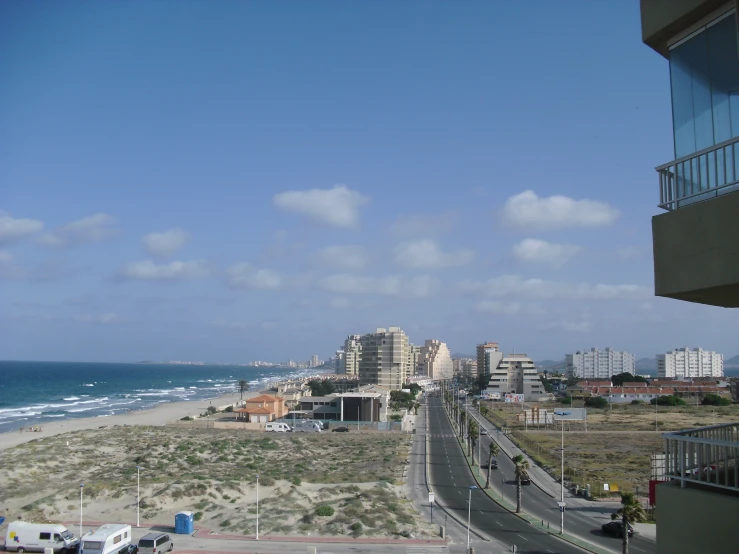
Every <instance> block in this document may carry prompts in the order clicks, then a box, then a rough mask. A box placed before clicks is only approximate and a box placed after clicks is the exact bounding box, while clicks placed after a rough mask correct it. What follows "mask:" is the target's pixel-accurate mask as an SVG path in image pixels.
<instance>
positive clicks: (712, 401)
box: [701, 394, 731, 406]
mask: <svg viewBox="0 0 739 554" xmlns="http://www.w3.org/2000/svg"><path fill="white" fill-rule="evenodd" d="M701 404H703V405H704V406H728V405H729V404H731V400H729V399H728V398H724V397H723V396H719V395H718V394H707V395H706V396H704V397H703V400H701Z"/></svg>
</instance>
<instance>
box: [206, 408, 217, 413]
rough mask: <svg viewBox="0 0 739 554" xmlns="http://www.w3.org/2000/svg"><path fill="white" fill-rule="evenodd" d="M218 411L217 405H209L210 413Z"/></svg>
mask: <svg viewBox="0 0 739 554" xmlns="http://www.w3.org/2000/svg"><path fill="white" fill-rule="evenodd" d="M217 411H218V410H216V407H215V406H208V410H207V412H208V414H214V413H216V412H217Z"/></svg>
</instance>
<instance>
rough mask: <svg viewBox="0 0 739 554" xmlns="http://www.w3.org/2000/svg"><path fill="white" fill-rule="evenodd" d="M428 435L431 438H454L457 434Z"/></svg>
mask: <svg viewBox="0 0 739 554" xmlns="http://www.w3.org/2000/svg"><path fill="white" fill-rule="evenodd" d="M427 436H428V438H430V439H453V438H454V437H456V436H457V435H455V434H454V433H428V434H427Z"/></svg>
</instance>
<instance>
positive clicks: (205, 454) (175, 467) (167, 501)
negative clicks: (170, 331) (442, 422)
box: [0, 426, 435, 538]
mask: <svg viewBox="0 0 739 554" xmlns="http://www.w3.org/2000/svg"><path fill="white" fill-rule="evenodd" d="M408 447H409V437H408V435H401V434H399V433H389V432H388V433H341V434H339V433H336V434H333V433H321V434H306V435H302V434H301V435H300V436H296V435H292V434H287V433H285V434H281V433H270V434H269V435H267V434H265V433H264V432H257V431H255V432H248V431H214V430H181V429H173V428H167V427H139V426H135V427H134V426H131V427H118V426H116V427H113V428H107V427H106V428H100V429H95V430H85V431H76V432H73V433H66V434H60V435H56V436H51V437H45V438H40V439H36V440H33V441H31V442H28V443H25V444H21V445H19V446H16V447H14V448H9V449H7V450H4V451H0V506H2V507H3V508H5V509H6V514H7V516H9V517H8V519H9V520H12V519H17V517H18V516H22V517H23V519H24V520H26V521H37V522H42V521H76V520H77V519H78V518H79V495H80V487H79V483H80V482H84V490H83V513H84V514H85V516H84V517H85V519H87V520H93V521H109V522H132V521H135V518H136V491H137V488H136V479H137V470H136V466H137V465H139V466H140V476H141V502H140V510H141V520H142V523H144V522H145V523H146V524H149V525H151V524H155V523H156V524H162V525H170V526H171V525H173V522H174V514H175V513H177V512H179V511H182V510H192V511H193V512H196V519H197V520H198V521H197V522H196V526H198V525H201V526H205V527H208V528H211V529H214V530H216V531H219V532H229V533H241V534H245V535H249V534H254V531H255V523H256V480H257V475H259V506H260V517H259V531H260V535H262V534H264V535H268V534H275V535H300V534H304V535H309V534H312V535H342V534H348V535H352V536H357V537H358V536H376V537H398V536H411V535H413V536H414V537H416V538H422V537H434V536H435V531H434V530H433V529H432V527H431V526H430V525H429V524H428V523H426V522H425V521H424V520H423V518H421V517H420V516H419V515H418V514H417V513H416V512H415V511H414V509H413V507H412V505H411V504H410V502H409V501H408V500H406V499H405V497H404V495H403V490H404V485H403V483H402V474H403V467H404V465H405V461H406V459H407V457H408ZM332 510H333V513H331V512H332ZM329 513H330V515H318V514H329Z"/></svg>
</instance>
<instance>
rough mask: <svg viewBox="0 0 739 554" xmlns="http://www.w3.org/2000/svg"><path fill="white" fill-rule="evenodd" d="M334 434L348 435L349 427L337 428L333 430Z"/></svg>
mask: <svg viewBox="0 0 739 554" xmlns="http://www.w3.org/2000/svg"><path fill="white" fill-rule="evenodd" d="M331 432H332V433H348V432H349V427H337V428H336V429H331Z"/></svg>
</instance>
